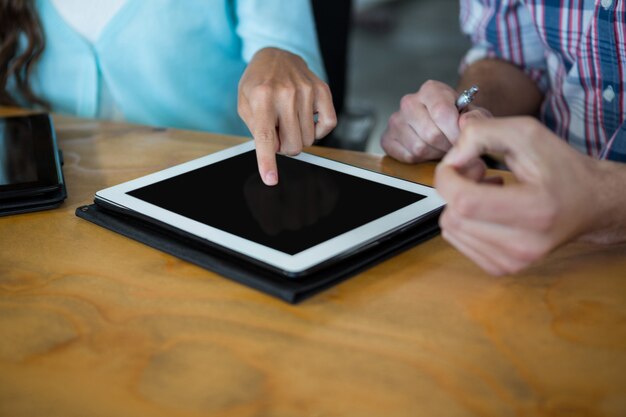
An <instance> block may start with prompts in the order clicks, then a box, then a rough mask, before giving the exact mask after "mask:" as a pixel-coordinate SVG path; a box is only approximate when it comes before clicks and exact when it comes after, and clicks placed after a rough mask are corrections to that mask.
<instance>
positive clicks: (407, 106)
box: [400, 94, 416, 113]
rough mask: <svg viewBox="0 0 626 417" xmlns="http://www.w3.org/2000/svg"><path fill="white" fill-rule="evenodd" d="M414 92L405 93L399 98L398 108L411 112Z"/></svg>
mask: <svg viewBox="0 0 626 417" xmlns="http://www.w3.org/2000/svg"><path fill="white" fill-rule="evenodd" d="M415 97H416V95H415V94H407V95H404V96H402V98H401V99H400V110H402V111H404V112H408V113H411V112H412V111H413V108H414V104H413V101H414V100H415Z"/></svg>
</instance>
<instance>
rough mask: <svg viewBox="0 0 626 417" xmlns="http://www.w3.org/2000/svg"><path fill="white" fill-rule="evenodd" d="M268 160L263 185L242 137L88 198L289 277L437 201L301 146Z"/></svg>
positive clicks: (379, 237)
mask: <svg viewBox="0 0 626 417" xmlns="http://www.w3.org/2000/svg"><path fill="white" fill-rule="evenodd" d="M277 164H278V172H279V183H278V185H276V186H273V187H269V186H266V185H265V184H263V182H262V181H261V177H260V175H259V173H258V168H257V162H256V155H255V150H254V143H253V142H252V141H250V142H246V143H244V144H242V145H239V146H235V147H232V148H229V149H226V150H224V151H221V152H217V153H214V154H211V155H208V156H205V157H202V158H199V159H196V160H193V161H190V162H187V163H184V164H181V165H177V166H174V167H172V168H169V169H166V170H163V171H160V172H157V173H154V174H151V175H148V176H145V177H142V178H138V179H136V180H132V181H129V182H126V183H123V184H120V185H116V186H114V187H111V188H107V189H104V190H101V191H98V192H97V193H96V198H95V202H96V203H98V202H99V201H100V202H103V203H105V204H106V203H108V204H113V205H115V206H116V207H117V208H119V209H122V210H125V211H128V212H129V213H131V214H132V213H134V214H137V215H139V216H140V217H142V218H144V219H149V220H150V221H153V222H155V224H159V225H165V226H167V228H168V229H170V230H171V228H174V229H175V230H179V231H181V232H182V233H184V234H186V235H192V236H194V237H196V238H198V239H201V240H202V241H203V242H206V243H207V244H208V245H210V246H212V247H217V248H221V249H224V250H225V252H224V253H225V254H226V253H227V254H228V256H231V255H232V256H238V257H241V258H242V259H245V260H247V261H250V262H253V263H255V264H257V265H260V266H262V267H264V268H268V269H270V270H272V271H275V272H279V273H280V274H281V275H284V276H285V277H292V278H297V277H301V276H305V275H307V274H308V273H311V272H313V271H316V270H317V269H318V268H321V267H323V266H326V265H328V264H330V263H333V262H336V261H338V260H341V259H344V258H345V257H347V256H350V255H351V254H354V253H355V252H359V251H361V250H364V249H366V248H370V247H371V246H372V245H376V244H377V243H379V242H381V241H383V240H385V239H388V238H390V237H392V236H393V235H394V234H395V233H398V232H399V231H401V230H404V229H405V228H407V227H412V226H415V223H417V222H419V221H420V219H424V218H426V217H428V216H429V215H431V214H432V213H434V212H437V211H439V210H440V209H441V208H442V207H443V205H444V201H443V200H442V199H441V197H439V195H438V194H437V193H436V191H435V190H434V189H433V188H432V187H428V186H425V185H421V184H416V183H413V182H409V181H405V180H401V179H398V178H394V177H390V176H387V175H383V174H379V173H376V172H372V171H368V170H366V169H361V168H357V167H354V166H351V165H347V164H344V163H340V162H337V161H333V160H330V159H326V158H321V157H318V156H315V155H311V154H307V153H301V154H300V155H298V156H295V157H287V156H282V155H277ZM431 217H432V216H431Z"/></svg>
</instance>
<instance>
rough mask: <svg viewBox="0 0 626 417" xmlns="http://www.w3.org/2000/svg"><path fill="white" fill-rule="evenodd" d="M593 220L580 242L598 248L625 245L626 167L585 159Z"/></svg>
mask: <svg viewBox="0 0 626 417" xmlns="http://www.w3.org/2000/svg"><path fill="white" fill-rule="evenodd" d="M587 159H588V161H587V165H588V166H589V169H588V170H587V172H588V173H589V174H590V175H589V177H590V181H591V185H592V186H591V187H590V192H591V195H590V196H589V199H588V200H587V202H588V203H587V204H589V205H591V206H593V207H594V208H595V209H594V210H593V213H594V215H593V219H592V220H591V222H590V227H588V228H587V230H585V232H584V233H583V234H582V235H581V239H582V240H584V241H589V242H593V243H599V244H611V243H618V242H624V241H626V210H625V209H624V207H626V195H625V194H624V185H625V184H626V164H620V163H616V162H612V161H605V160H596V159H592V158H587Z"/></svg>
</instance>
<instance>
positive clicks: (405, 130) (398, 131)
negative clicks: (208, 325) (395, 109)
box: [381, 123, 445, 164]
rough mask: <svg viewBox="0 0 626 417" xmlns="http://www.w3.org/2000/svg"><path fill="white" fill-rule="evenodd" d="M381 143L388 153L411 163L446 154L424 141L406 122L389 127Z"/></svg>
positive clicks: (437, 157)
mask: <svg viewBox="0 0 626 417" xmlns="http://www.w3.org/2000/svg"><path fill="white" fill-rule="evenodd" d="M381 145H382V147H383V149H384V150H385V152H387V154H389V155H390V156H393V157H394V158H396V159H398V160H399V161H402V162H406V163H409V164H412V163H417V162H422V161H430V160H434V159H439V158H441V157H442V156H443V155H444V154H445V153H444V152H442V151H440V150H438V149H436V148H434V147H432V146H430V145H429V144H428V143H426V142H424V141H423V140H422V139H421V138H420V137H419V136H418V135H417V134H416V133H415V131H414V130H413V129H412V128H411V127H410V126H408V125H407V124H406V123H403V124H398V125H397V126H396V127H395V128H388V129H387V131H386V132H385V134H384V135H383V140H382V143H381Z"/></svg>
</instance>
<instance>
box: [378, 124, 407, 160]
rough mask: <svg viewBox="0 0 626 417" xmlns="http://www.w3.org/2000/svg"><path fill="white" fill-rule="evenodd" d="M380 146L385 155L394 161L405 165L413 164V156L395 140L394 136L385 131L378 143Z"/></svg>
mask: <svg viewBox="0 0 626 417" xmlns="http://www.w3.org/2000/svg"><path fill="white" fill-rule="evenodd" d="M380 146H381V147H382V148H383V150H384V151H385V153H386V154H387V155H389V156H391V157H392V158H394V159H397V160H398V161H400V162H404V163H406V164H411V163H413V154H412V153H411V152H409V150H408V149H407V148H406V147H404V145H403V144H401V143H400V142H398V141H397V140H396V139H395V136H393V134H392V133H391V132H390V131H389V129H387V130H386V131H385V133H384V134H383V138H382V140H381V142H380Z"/></svg>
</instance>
